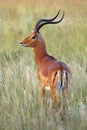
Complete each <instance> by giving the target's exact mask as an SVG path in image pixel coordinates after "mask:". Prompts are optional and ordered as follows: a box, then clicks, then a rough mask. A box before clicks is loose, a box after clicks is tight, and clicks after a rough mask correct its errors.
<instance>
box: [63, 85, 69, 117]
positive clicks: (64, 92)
mask: <svg viewBox="0 0 87 130" xmlns="http://www.w3.org/2000/svg"><path fill="white" fill-rule="evenodd" d="M67 95H68V83H67V84H66V85H65V87H64V89H63V100H64V102H63V111H62V116H63V117H64V118H65V117H66V99H67Z"/></svg>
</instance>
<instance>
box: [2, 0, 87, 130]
mask: <svg viewBox="0 0 87 130" xmlns="http://www.w3.org/2000/svg"><path fill="white" fill-rule="evenodd" d="M48 7H49V8H48ZM58 9H61V10H64V11H65V18H64V20H63V22H61V24H59V25H49V26H45V27H44V28H43V29H41V33H42V35H43V37H44V39H45V41H46V46H47V51H48V52H49V53H50V54H51V55H53V56H55V57H56V58H57V59H58V60H61V61H64V62H66V63H67V64H68V65H69V66H70V68H71V71H72V79H71V82H70V86H69V94H68V98H67V109H66V120H62V119H61V116H57V112H56V110H55V108H53V109H50V107H49V105H50V103H49V92H47V93H46V96H47V99H46V104H45V107H44V109H43V108H42V106H41V99H40V93H39V84H38V79H37V73H36V64H35V61H34V54H33V50H32V49H30V48H22V47H20V46H19V42H20V41H21V40H22V39H23V38H25V37H26V36H28V34H30V32H31V30H32V29H33V28H34V25H35V23H36V21H37V20H38V19H39V18H42V17H47V18H48V17H51V16H54V14H55V13H56V12H57V10H58ZM86 122H87V0H84V2H82V1H81V0H76V1H75V2H73V1H72V0H70V1H69V0H66V1H63V0H62V1H60V0H59V1H57V0H55V1H53V0H50V1H49V0H44V1H43V2H42V1H40V0H38V1H35V0H32V2H31V1H30V0H26V2H25V1H24V0H19V1H17V0H15V1H12V0H10V1H9V0H3V1H1V0H0V130H10V129H11V130H31V129H32V130H44V129H46V130H53V129H55V130H73V129H75V130H86V129H87V123H86Z"/></svg>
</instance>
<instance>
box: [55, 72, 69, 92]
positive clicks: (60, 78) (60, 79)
mask: <svg viewBox="0 0 87 130" xmlns="http://www.w3.org/2000/svg"><path fill="white" fill-rule="evenodd" d="M53 84H54V86H56V89H57V91H61V90H63V89H64V87H66V85H67V84H68V72H67V71H66V70H63V71H61V70H58V71H56V73H55V75H54V79H53Z"/></svg>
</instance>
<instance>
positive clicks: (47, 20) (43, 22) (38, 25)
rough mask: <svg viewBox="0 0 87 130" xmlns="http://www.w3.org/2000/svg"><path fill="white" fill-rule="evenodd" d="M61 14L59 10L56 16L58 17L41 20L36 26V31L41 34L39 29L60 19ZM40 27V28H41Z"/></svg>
mask: <svg viewBox="0 0 87 130" xmlns="http://www.w3.org/2000/svg"><path fill="white" fill-rule="evenodd" d="M59 13H60V10H59V11H58V13H57V14H56V16H55V17H53V18H51V19H40V20H38V21H37V23H36V26H35V31H36V32H39V29H40V28H41V27H42V26H43V25H45V24H48V23H50V22H52V21H53V20H55V19H56V18H57V17H58V15H59ZM39 27H40V28H39Z"/></svg>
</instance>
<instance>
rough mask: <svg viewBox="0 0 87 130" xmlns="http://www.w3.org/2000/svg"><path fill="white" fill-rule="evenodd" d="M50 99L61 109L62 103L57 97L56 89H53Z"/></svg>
mask: <svg viewBox="0 0 87 130" xmlns="http://www.w3.org/2000/svg"><path fill="white" fill-rule="evenodd" d="M50 97H51V99H52V100H53V101H54V102H55V103H56V105H57V107H58V109H59V108H60V101H59V99H58V96H57V95H56V89H51V91H50Z"/></svg>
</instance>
